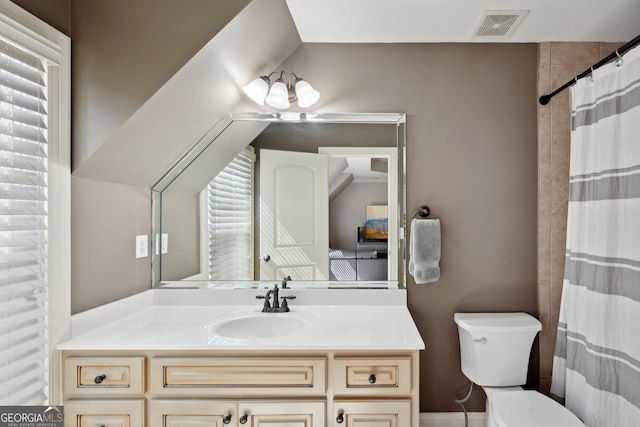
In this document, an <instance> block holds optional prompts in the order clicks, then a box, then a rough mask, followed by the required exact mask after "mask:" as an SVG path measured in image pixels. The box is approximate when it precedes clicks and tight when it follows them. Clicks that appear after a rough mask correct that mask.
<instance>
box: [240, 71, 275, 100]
mask: <svg viewBox="0 0 640 427" xmlns="http://www.w3.org/2000/svg"><path fill="white" fill-rule="evenodd" d="M242 90H243V91H244V93H245V94H246V95H247V96H248V97H249V98H251V100H252V101H253V102H255V103H256V104H258V105H264V98H265V97H266V96H267V93H268V92H269V78H268V77H265V76H262V77H258V78H257V79H255V80H253V81H252V82H251V83H249V84H248V85H246V86H244V87H243V88H242Z"/></svg>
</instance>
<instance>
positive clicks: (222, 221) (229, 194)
mask: <svg viewBox="0 0 640 427" xmlns="http://www.w3.org/2000/svg"><path fill="white" fill-rule="evenodd" d="M254 162H255V154H253V153H252V152H250V151H249V150H244V151H243V152H242V153H240V154H239V155H238V156H236V158H235V159H233V160H232V161H231V162H229V164H228V165H227V166H226V167H225V168H224V169H223V170H222V171H221V172H220V173H218V175H217V176H216V177H215V178H214V179H213V180H212V181H211V183H210V184H209V187H208V201H207V207H208V218H207V221H208V227H209V232H208V239H209V242H208V244H209V278H210V279H211V280H219V279H228V278H229V277H232V278H234V279H236V280H253V255H252V252H253V230H252V227H251V223H252V221H251V218H252V215H253V214H252V206H253V201H252V197H253V196H252V192H253V164H254Z"/></svg>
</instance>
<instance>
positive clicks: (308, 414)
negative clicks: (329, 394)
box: [238, 401, 326, 427]
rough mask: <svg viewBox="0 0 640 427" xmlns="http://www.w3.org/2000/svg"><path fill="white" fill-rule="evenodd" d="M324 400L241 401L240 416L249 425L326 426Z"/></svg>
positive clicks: (263, 426)
mask: <svg viewBox="0 0 640 427" xmlns="http://www.w3.org/2000/svg"><path fill="white" fill-rule="evenodd" d="M325 413H326V409H325V403H324V401H296V402H290V401H289V402H287V401H240V403H239V405H238V414H239V416H240V418H238V420H239V422H240V423H241V424H244V425H245V426H247V427H282V426H286V427H325Z"/></svg>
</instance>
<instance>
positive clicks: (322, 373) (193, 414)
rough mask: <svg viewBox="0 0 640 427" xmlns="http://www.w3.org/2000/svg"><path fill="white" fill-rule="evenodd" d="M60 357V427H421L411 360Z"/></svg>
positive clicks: (344, 355)
mask: <svg viewBox="0 0 640 427" xmlns="http://www.w3.org/2000/svg"><path fill="white" fill-rule="evenodd" d="M62 356H63V377H64V380H63V395H64V407H65V426H67V427H80V426H82V427H89V426H91V427H94V426H95V427H100V426H105V427H112V426H119V427H120V426H129V427H142V426H148V427H171V426H184V425H189V426H192V427H198V426H203V427H204V426H218V427H222V426H224V425H227V426H231V427H233V426H236V427H238V426H239V425H241V424H246V425H248V426H252V427H262V426H267V425H268V426H273V425H275V424H278V425H281V424H286V425H288V426H300V427H325V426H327V427H328V426H334V427H342V426H350V427H358V426H361V425H365V424H366V425H370V423H375V425H376V426H389V427H417V426H418V355H417V351H408V352H407V351H405V352H388V351H382V352H366V354H362V353H357V352H343V351H338V352H333V351H323V352H304V353H300V352H295V351H292V352H266V353H265V354H261V355H256V354H255V353H252V352H244V353H243V352H241V353H229V352H224V351H223V352H219V351H188V352H175V351H153V352H122V351H64V352H63V353H62Z"/></svg>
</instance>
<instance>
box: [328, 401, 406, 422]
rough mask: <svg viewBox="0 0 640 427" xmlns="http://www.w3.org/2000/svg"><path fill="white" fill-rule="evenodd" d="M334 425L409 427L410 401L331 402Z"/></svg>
mask: <svg viewBox="0 0 640 427" xmlns="http://www.w3.org/2000/svg"><path fill="white" fill-rule="evenodd" d="M333 417H334V419H333V426H334V427H410V426H411V401H409V400H397V401H376V400H369V401H340V400H336V401H334V402H333Z"/></svg>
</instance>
